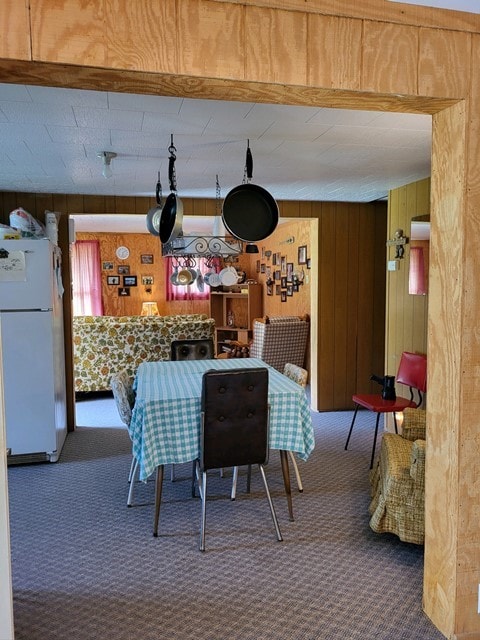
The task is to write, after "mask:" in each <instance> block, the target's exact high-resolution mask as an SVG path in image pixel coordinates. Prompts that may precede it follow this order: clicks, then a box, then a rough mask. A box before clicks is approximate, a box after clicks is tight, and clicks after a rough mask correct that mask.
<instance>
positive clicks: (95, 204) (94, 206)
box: [82, 195, 107, 213]
mask: <svg viewBox="0 0 480 640" xmlns="http://www.w3.org/2000/svg"><path fill="white" fill-rule="evenodd" d="M83 207H84V210H83V212H82V213H107V211H106V208H105V196H90V195H86V196H84V197H83Z"/></svg>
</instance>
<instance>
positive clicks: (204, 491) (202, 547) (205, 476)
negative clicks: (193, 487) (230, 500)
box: [200, 471, 207, 551]
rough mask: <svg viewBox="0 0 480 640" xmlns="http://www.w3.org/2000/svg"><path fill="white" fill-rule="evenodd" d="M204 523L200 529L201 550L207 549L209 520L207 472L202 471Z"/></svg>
mask: <svg viewBox="0 0 480 640" xmlns="http://www.w3.org/2000/svg"><path fill="white" fill-rule="evenodd" d="M201 498H202V524H201V529H200V551H205V525H206V520H207V472H206V471H202V490H201Z"/></svg>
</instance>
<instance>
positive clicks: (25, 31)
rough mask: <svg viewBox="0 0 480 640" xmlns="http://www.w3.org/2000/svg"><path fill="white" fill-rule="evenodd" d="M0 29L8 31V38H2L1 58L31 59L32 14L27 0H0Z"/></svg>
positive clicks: (4, 32)
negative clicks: (0, 0) (30, 14)
mask: <svg viewBox="0 0 480 640" xmlns="http://www.w3.org/2000/svg"><path fill="white" fill-rule="evenodd" d="M0 31H1V33H2V34H4V35H5V34H7V33H8V38H7V37H2V38H0V58H16V59H18V60H30V59H31V57H32V50H31V46H30V16H29V7H28V3H27V2H26V1H25V0H24V1H23V2H19V1H18V0H13V1H3V2H0Z"/></svg>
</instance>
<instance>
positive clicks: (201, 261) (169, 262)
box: [165, 258, 220, 300]
mask: <svg viewBox="0 0 480 640" xmlns="http://www.w3.org/2000/svg"><path fill="white" fill-rule="evenodd" d="M219 264H220V260H219V259H218V258H213V259H209V261H208V263H207V260H206V259H205V258H197V259H196V260H195V267H194V269H195V270H196V271H197V272H198V269H200V271H201V272H202V274H203V273H206V272H207V271H208V270H209V268H208V265H212V266H213V267H214V268H216V269H217V270H218V266H219ZM180 268H181V267H180ZM174 269H175V264H174V261H173V259H172V258H167V259H166V269H165V276H166V281H165V291H166V292H167V300H208V299H209V298H210V287H208V286H207V285H204V286H203V291H200V290H199V289H198V287H197V282H196V281H195V282H193V283H192V284H189V285H186V286H176V285H173V284H172V282H171V280H170V276H171V275H172V273H173V272H174Z"/></svg>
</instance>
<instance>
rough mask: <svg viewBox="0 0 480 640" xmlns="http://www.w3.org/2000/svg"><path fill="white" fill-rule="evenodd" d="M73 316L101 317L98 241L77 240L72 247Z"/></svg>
mask: <svg viewBox="0 0 480 640" xmlns="http://www.w3.org/2000/svg"><path fill="white" fill-rule="evenodd" d="M71 265H72V281H73V291H72V295H73V315H74V316H102V315H103V304H102V277H101V269H100V243H99V242H98V240H77V242H75V243H74V244H73V245H72V256H71Z"/></svg>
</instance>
